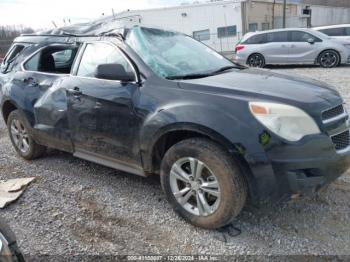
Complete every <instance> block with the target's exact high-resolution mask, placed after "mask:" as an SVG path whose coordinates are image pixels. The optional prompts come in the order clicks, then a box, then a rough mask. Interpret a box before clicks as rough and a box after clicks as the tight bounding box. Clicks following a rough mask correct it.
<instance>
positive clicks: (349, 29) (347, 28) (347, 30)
mask: <svg viewBox="0 0 350 262" xmlns="http://www.w3.org/2000/svg"><path fill="white" fill-rule="evenodd" d="M345 35H347V36H350V27H345Z"/></svg>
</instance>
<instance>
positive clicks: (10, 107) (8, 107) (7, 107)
mask: <svg viewBox="0 0 350 262" xmlns="http://www.w3.org/2000/svg"><path fill="white" fill-rule="evenodd" d="M17 109H18V107H17V106H16V105H15V103H13V102H12V101H10V100H7V101H5V102H4V103H3V104H2V107H1V112H2V117H3V119H4V121H5V123H7V120H8V117H9V115H10V114H11V112H13V111H15V110H17Z"/></svg>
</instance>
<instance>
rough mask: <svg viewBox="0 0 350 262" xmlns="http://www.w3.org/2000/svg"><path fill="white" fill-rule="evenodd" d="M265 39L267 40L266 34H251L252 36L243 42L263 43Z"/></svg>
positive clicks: (249, 43)
mask: <svg viewBox="0 0 350 262" xmlns="http://www.w3.org/2000/svg"><path fill="white" fill-rule="evenodd" d="M266 40H267V35H266V34H259V35H253V36H252V37H250V38H248V39H247V40H246V41H244V44H248V45H256V44H264V43H266Z"/></svg>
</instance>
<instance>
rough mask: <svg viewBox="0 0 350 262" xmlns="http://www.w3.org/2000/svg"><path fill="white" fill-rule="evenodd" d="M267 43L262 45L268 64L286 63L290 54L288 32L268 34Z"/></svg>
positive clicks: (262, 51)
mask: <svg viewBox="0 0 350 262" xmlns="http://www.w3.org/2000/svg"><path fill="white" fill-rule="evenodd" d="M266 42H267V43H266V44H264V45H262V46H261V53H262V54H263V55H264V57H265V60H266V63H267V64H286V63H288V56H289V43H288V32H287V31H281V32H273V33H268V34H267V40H266Z"/></svg>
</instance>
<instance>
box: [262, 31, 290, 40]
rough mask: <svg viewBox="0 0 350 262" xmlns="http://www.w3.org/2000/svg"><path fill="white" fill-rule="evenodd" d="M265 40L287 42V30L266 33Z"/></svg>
mask: <svg viewBox="0 0 350 262" xmlns="http://www.w3.org/2000/svg"><path fill="white" fill-rule="evenodd" d="M267 42H288V32H287V31H284V32H274V33H268V34H267Z"/></svg>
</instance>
